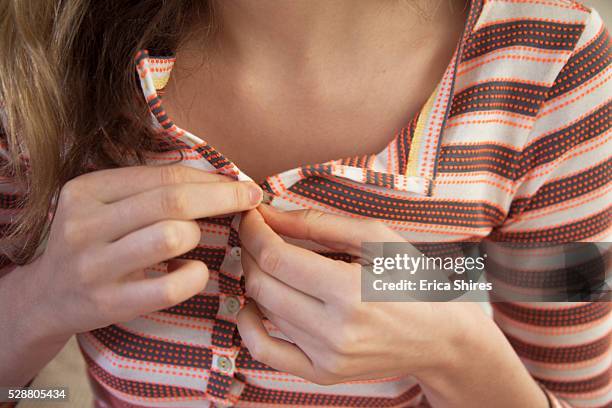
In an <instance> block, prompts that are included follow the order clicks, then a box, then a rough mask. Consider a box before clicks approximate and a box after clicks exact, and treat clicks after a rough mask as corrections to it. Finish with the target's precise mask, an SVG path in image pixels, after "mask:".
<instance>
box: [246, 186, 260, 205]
mask: <svg viewBox="0 0 612 408" xmlns="http://www.w3.org/2000/svg"><path fill="white" fill-rule="evenodd" d="M250 184H251V185H250V186H249V199H250V200H251V204H259V202H260V201H261V198H262V197H263V191H262V190H261V188H259V186H258V185H257V184H253V183H250Z"/></svg>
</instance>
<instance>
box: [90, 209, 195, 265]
mask: <svg viewBox="0 0 612 408" xmlns="http://www.w3.org/2000/svg"><path fill="white" fill-rule="evenodd" d="M200 237H201V232H200V228H199V226H198V224H197V223H196V222H195V221H160V222H158V223H155V224H153V225H150V226H148V227H145V228H142V229H139V230H137V231H134V232H132V233H130V234H128V235H126V236H125V237H123V238H121V239H119V240H117V241H115V242H112V243H110V244H108V245H105V246H104V247H103V248H102V249H101V250H100V251H99V254H98V255H97V256H96V257H95V258H94V259H91V260H90V261H91V262H94V263H95V269H96V270H102V271H108V274H110V275H114V276H118V275H124V274H126V273H129V272H131V271H134V270H137V269H142V268H146V267H148V266H151V265H155V264H157V263H159V262H162V261H165V260H167V259H170V258H174V257H177V256H179V255H182V254H184V253H186V252H188V251H190V250H192V249H193V248H195V247H196V246H197V245H198V243H199V242H200Z"/></svg>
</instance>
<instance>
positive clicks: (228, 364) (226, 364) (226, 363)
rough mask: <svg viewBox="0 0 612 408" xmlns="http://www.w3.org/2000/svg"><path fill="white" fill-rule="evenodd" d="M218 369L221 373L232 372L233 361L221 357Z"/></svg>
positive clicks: (218, 360)
mask: <svg viewBox="0 0 612 408" xmlns="http://www.w3.org/2000/svg"><path fill="white" fill-rule="evenodd" d="M217 368H218V369H219V370H221V371H224V372H227V371H231V370H232V360H230V359H229V358H227V357H225V356H220V357H219V358H218V359H217Z"/></svg>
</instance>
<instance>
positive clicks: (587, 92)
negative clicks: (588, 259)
mask: <svg viewBox="0 0 612 408" xmlns="http://www.w3.org/2000/svg"><path fill="white" fill-rule="evenodd" d="M610 61H611V53H610V35H609V33H608V31H607V30H606V28H605V27H604V25H603V23H602V20H601V18H600V17H599V15H598V14H597V12H596V11H591V12H590V15H589V17H588V19H587V21H586V22H585V28H584V31H583V33H582V36H581V38H580V40H579V41H578V43H577V44H576V47H575V49H574V50H573V51H572V54H571V56H570V57H569V59H568V60H567V63H566V64H565V66H564V68H563V69H562V70H561V71H560V72H559V74H558V76H557V78H556V80H555V82H554V84H553V86H552V87H551V88H550V89H549V92H548V96H547V98H546V101H545V102H544V103H543V105H542V106H541V108H540V110H539V113H538V116H537V118H536V121H535V123H534V126H533V129H532V131H531V133H530V135H529V137H528V140H526V142H525V144H524V147H523V150H522V153H521V157H520V160H519V161H518V163H517V173H516V193H515V196H514V198H513V201H512V203H511V206H510V210H509V215H508V218H507V220H506V221H505V222H504V223H503V225H501V226H500V227H498V228H496V229H495V230H494V231H493V233H492V235H491V237H492V239H494V240H496V241H501V242H510V243H522V244H525V243H542V242H553V241H555V240H559V241H566V242H578V241H580V242H593V243H595V242H609V241H610V232H611V229H610V226H611V225H610V224H611V213H610V209H611V205H610V203H611V202H612V194H611V189H610V187H611V183H610V175H611V172H610V170H611V167H610V164H611V152H612V143H611V140H610V107H611V103H610V102H611V96H612V81H611V80H610V78H611V76H612V67H611V64H610ZM608 260H609V251H608ZM608 267H609V265H608ZM525 276H527V275H523V278H524V280H523V281H522V283H524V284H525V286H528V283H527V280H529V279H530V282H531V284H533V280H534V279H536V280H537V279H542V276H543V275H542V274H539V275H538V274H531V275H529V276H530V277H529V279H527V278H526V277H525ZM542 282H543V281H542ZM506 284H509V285H510V284H516V285H519V286H520V285H521V281H520V279H519V280H518V281H517V280H515V281H514V282H511V283H508V282H506ZM494 287H495V286H494ZM493 296H494V294H493ZM498 299H499V298H498ZM503 299H507V298H503ZM492 307H493V314H494V319H495V321H496V323H497V325H498V326H499V327H500V328H501V330H502V331H503V332H504V334H505V335H506V337H507V339H508V341H509V342H510V344H511V345H512V346H513V348H514V349H515V351H516V353H517V354H518V356H519V357H520V358H521V360H522V361H523V363H524V364H525V366H526V367H527V369H528V370H529V372H530V373H531V374H532V376H533V377H534V378H535V379H536V380H537V381H538V382H539V383H540V385H541V386H542V388H543V389H544V390H545V392H546V393H547V396H548V397H549V402H550V405H551V406H552V407H572V406H576V407H581V406H588V407H609V406H611V405H610V404H611V403H612V388H611V383H610V376H611V361H612V350H611V338H612V336H611V327H612V314H611V303H610V302H608V301H605V302H604V301H594V302H590V301H587V302H583V301H581V302H556V303H555V302H537V303H536V302H529V301H528V302H513V301H505V300H504V301H500V302H495V301H493V302H492Z"/></svg>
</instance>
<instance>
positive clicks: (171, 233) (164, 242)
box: [158, 222, 183, 254]
mask: <svg viewBox="0 0 612 408" xmlns="http://www.w3.org/2000/svg"><path fill="white" fill-rule="evenodd" d="M182 235H183V234H181V230H180V227H179V226H178V224H177V223H176V222H166V223H164V224H163V226H162V230H161V237H160V239H159V242H158V245H159V247H158V249H159V250H160V251H162V252H164V253H171V254H174V253H177V252H179V251H180V250H181V248H182V244H183V238H182Z"/></svg>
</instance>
